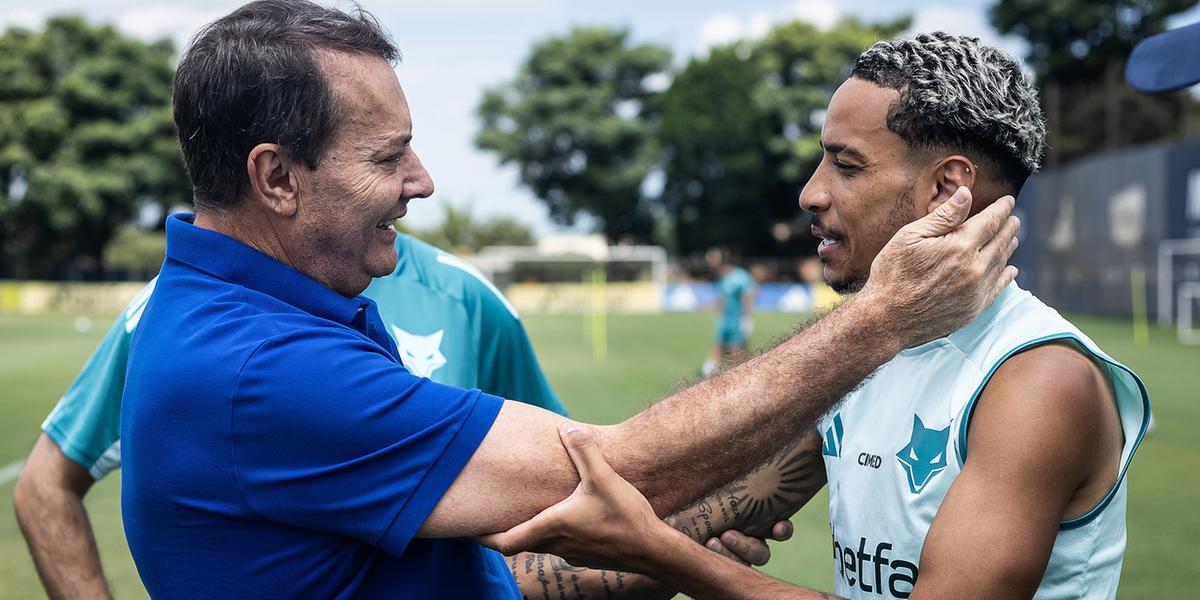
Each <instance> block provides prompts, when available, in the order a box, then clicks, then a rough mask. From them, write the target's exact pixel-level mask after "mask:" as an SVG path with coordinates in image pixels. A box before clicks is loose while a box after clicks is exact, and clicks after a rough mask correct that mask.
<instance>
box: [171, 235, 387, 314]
mask: <svg viewBox="0 0 1200 600" xmlns="http://www.w3.org/2000/svg"><path fill="white" fill-rule="evenodd" d="M195 218H196V217H195V215H193V214H190V213H181V214H175V215H171V216H170V217H168V218H167V252H166V256H167V259H169V260H176V261H179V262H181V263H184V264H187V265H190V266H192V267H194V268H196V269H199V270H201V271H204V272H206V273H209V274H211V275H213V276H215V277H217V278H219V279H222V280H225V281H228V282H230V283H234V284H237V285H240V286H243V287H246V288H249V289H252V290H255V291H258V292H262V293H264V294H267V295H269V296H272V297H274V298H277V299H279V300H281V301H283V302H286V303H288V304H291V305H292V306H295V307H296V308H298V309H300V310H302V311H304V312H307V313H311V314H313V315H316V316H318V317H322V318H325V319H329V320H331V321H336V322H338V323H343V324H346V325H352V324H354V322H355V321H356V318H357V320H362V317H361V316H359V315H360V313H362V312H365V310H366V307H367V306H368V305H369V304H370V303H371V301H370V300H368V299H367V298H365V297H363V296H355V297H353V298H347V297H345V296H343V295H341V294H339V293H337V292H335V291H333V290H331V289H329V288H328V287H325V286H324V285H322V284H321V283H320V282H318V281H317V280H315V279H313V278H312V277H309V276H308V275H305V274H304V273H301V272H300V271H297V270H296V269H293V268H292V267H289V266H288V265H285V264H283V263H282V262H279V261H278V260H276V259H274V258H272V257H270V256H267V255H266V254H263V253H262V252H259V251H258V250H255V249H254V248H251V247H250V246H247V245H246V244H243V243H242V242H239V241H238V240H235V239H233V238H231V237H229V236H227V235H224V234H221V233H217V232H215V231H212V230H209V229H202V228H200V227H196V226H195V224H194V221H195Z"/></svg>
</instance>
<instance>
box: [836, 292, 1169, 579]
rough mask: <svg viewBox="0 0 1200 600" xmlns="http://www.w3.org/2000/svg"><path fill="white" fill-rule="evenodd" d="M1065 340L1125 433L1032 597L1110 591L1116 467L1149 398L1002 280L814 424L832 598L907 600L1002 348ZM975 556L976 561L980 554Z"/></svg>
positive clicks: (1116, 550)
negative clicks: (961, 318)
mask: <svg viewBox="0 0 1200 600" xmlns="http://www.w3.org/2000/svg"><path fill="white" fill-rule="evenodd" d="M1053 341H1066V342H1069V343H1071V344H1073V345H1074V346H1075V347H1076V348H1078V349H1079V351H1080V352H1083V353H1084V354H1086V355H1087V356H1089V357H1090V358H1092V360H1093V361H1094V362H1095V363H1096V364H1097V365H1098V366H1099V368H1100V370H1101V372H1102V373H1103V374H1104V376H1105V378H1106V379H1107V380H1108V381H1109V384H1110V385H1111V387H1112V392H1113V395H1114V398H1115V400H1116V404H1117V410H1118V413H1119V414H1120V420H1121V426H1122V428H1123V429H1124V433H1125V445H1124V448H1123V450H1122V453H1121V464H1120V471H1119V473H1120V474H1119V476H1118V479H1117V482H1116V484H1115V485H1114V486H1113V487H1112V489H1111V490H1110V491H1109V493H1108V495H1107V496H1106V497H1105V498H1104V500H1103V501H1102V502H1100V503H1099V504H1098V505H1097V506H1096V507H1094V508H1093V509H1092V510H1091V511H1090V512H1088V513H1087V514H1085V515H1083V516H1081V517H1079V518H1076V519H1071V520H1069V521H1065V522H1063V523H1062V524H1060V526H1059V531H1058V536H1057V537H1056V538H1055V541H1054V548H1053V550H1052V552H1051V555H1050V561H1049V563H1048V565H1047V568H1046V573H1045V576H1044V577H1043V578H1042V581H1041V584H1040V586H1039V587H1038V589H1037V592H1036V594H1035V596H1034V597H1035V598H1039V599H1058V598H1075V599H1093V598H1095V599H1099V598H1113V597H1115V596H1116V592H1117V583H1118V581H1119V580H1120V576H1121V560H1122V558H1123V556H1124V553H1125V505H1126V487H1127V484H1126V479H1125V473H1126V470H1127V469H1128V468H1129V461H1130V459H1131V458H1132V456H1133V453H1134V451H1135V450H1136V449H1137V446H1138V444H1139V443H1140V442H1141V440H1142V436H1143V435H1144V434H1145V430H1146V420H1147V417H1148V415H1149V410H1150V404H1149V399H1148V397H1147V395H1146V390H1145V388H1144V387H1143V386H1142V383H1141V381H1140V380H1139V379H1138V378H1137V376H1136V375H1134V373H1133V372H1131V371H1130V370H1129V369H1127V368H1125V367H1124V366H1122V365H1121V364H1119V363H1117V362H1116V361H1114V360H1113V359H1112V358H1109V357H1108V355H1106V354H1104V352H1103V351H1101V350H1100V349H1099V348H1098V347H1097V346H1096V345H1095V343H1093V342H1092V341H1091V340H1090V339H1088V337H1087V336H1085V335H1084V334H1083V333H1081V332H1080V331H1079V330H1078V329H1076V328H1075V326H1073V325H1071V323H1069V322H1067V320H1066V319H1063V318H1062V317H1061V316H1059V314H1058V313H1057V312H1055V311H1054V309H1052V308H1050V307H1048V306H1046V305H1045V304H1043V303H1042V302H1040V301H1039V300H1038V299H1037V298H1035V297H1034V296H1033V295H1032V294H1030V293H1029V292H1026V291H1024V290H1022V289H1020V288H1018V287H1017V286H1016V284H1012V285H1010V286H1009V287H1008V288H1007V289H1006V290H1005V291H1004V292H1003V293H1002V294H1001V295H1000V297H999V298H997V300H996V302H995V303H994V304H993V305H992V306H991V307H989V308H988V309H987V310H986V311H984V313H983V314H982V315H980V316H979V318H977V319H976V320H975V321H974V322H972V323H971V324H969V325H967V326H966V327H964V328H962V329H960V330H958V331H956V332H954V333H953V334H951V335H950V336H948V337H945V338H941V339H938V340H934V341H932V342H929V343H927V344H924V345H922V346H918V347H916V348H911V349H908V350H905V351H903V352H901V353H900V354H899V355H898V356H897V357H896V358H894V359H893V360H892V361H890V362H888V363H887V364H886V365H884V366H883V367H881V368H880V369H879V370H878V371H876V373H875V374H874V375H873V376H872V377H871V378H870V379H869V380H867V382H866V383H864V384H863V386H862V387H861V388H859V389H858V390H856V391H855V392H853V393H851V394H850V395H849V396H847V399H846V400H845V402H844V403H843V404H842V405H841V406H840V407H838V408H837V409H835V410H834V411H833V412H831V413H829V414H828V415H826V416H825V417H824V418H823V419H822V420H821V422H820V423H819V424H818V428H819V429H818V431H819V432H820V434H821V438H822V449H821V454H822V455H823V458H824V459H825V471H826V474H827V475H828V480H829V524H830V529H831V531H832V535H833V551H834V572H835V580H836V581H837V593H838V594H839V595H841V596H844V597H847V598H907V597H908V595H909V593H910V592H911V591H912V589H913V585H914V583H915V582H916V579H917V577H918V575H919V571H920V557H921V548H922V546H923V545H924V541H925V535H926V533H928V531H929V527H930V525H931V524H932V523H933V519H934V517H935V516H936V515H937V512H938V508H939V507H940V506H941V504H942V501H943V499H944V498H945V496H946V493H947V492H948V491H949V490H950V486H951V485H952V484H953V483H954V480H955V478H956V477H957V476H958V474H959V472H960V471H961V470H962V467H963V463H964V461H965V460H966V457H967V452H968V448H967V431H968V427H969V424H970V419H971V415H972V410H973V408H974V406H975V402H976V400H977V399H978V398H979V395H980V393H981V392H982V391H983V388H984V386H985V385H986V384H987V382H988V380H989V379H990V378H991V376H992V374H993V373H995V371H996V369H997V368H998V367H999V366H1000V364H1001V363H1003V362H1004V361H1005V360H1006V359H1008V357H1010V356H1012V355H1013V354H1015V353H1017V352H1020V351H1021V350H1025V349H1028V348H1031V347H1033V346H1036V345H1039V344H1045V343H1048V342H1053ZM981 559H982V557H981Z"/></svg>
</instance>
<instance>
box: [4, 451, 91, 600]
mask: <svg viewBox="0 0 1200 600" xmlns="http://www.w3.org/2000/svg"><path fill="white" fill-rule="evenodd" d="M92 483H93V480H92V476H91V475H90V474H88V472H87V471H86V470H85V469H84V468H83V467H81V466H79V465H78V464H76V463H75V461H73V460H71V459H69V458H67V457H66V455H64V454H63V453H62V450H60V449H59V447H58V445H57V444H55V443H54V441H53V440H51V439H50V438H49V437H47V436H46V434H42V435H41V436H40V437H38V440H37V442H36V443H35V444H34V446H33V451H32V452H30V453H29V459H28V460H27V461H26V462H25V467H24V469H23V470H22V471H21V477H20V479H18V480H17V485H16V487H15V488H14V489H13V508H14V509H15V511H16V514H17V523H18V524H19V525H20V526H21V533H22V534H23V535H24V536H25V541H26V543H27V544H28V545H29V553H30V554H31V555H32V556H33V563H34V565H36V566H37V571H38V575H39V576H40V577H41V578H42V585H44V586H45V588H46V595H47V596H49V597H50V598H53V599H57V598H63V599H66V598H70V599H76V598H82V599H88V600H92V599H107V598H111V596H110V595H109V592H108V585H107V584H106V583H105V581H104V572H103V570H102V569H101V568H100V554H99V553H98V552H97V551H96V539H95V538H94V537H93V536H92V526H91V523H90V522H89V521H88V516H87V510H86V509H85V508H84V506H83V496H84V494H86V493H87V491H88V488H90V487H91V485H92Z"/></svg>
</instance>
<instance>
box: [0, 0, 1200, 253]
mask: <svg viewBox="0 0 1200 600" xmlns="http://www.w3.org/2000/svg"><path fill="white" fill-rule="evenodd" d="M361 2H362V4H363V5H364V7H365V8H367V9H368V10H370V11H372V12H374V13H375V14H376V15H377V16H378V17H379V18H380V20H381V21H382V22H383V24H384V25H385V26H386V27H387V28H388V29H389V31H391V33H392V35H393V36H394V37H395V39H396V42H397V44H398V46H399V47H400V49H401V51H402V52H403V54H404V61H403V63H402V64H401V65H399V66H398V67H397V73H398V75H399V77H400V82H401V84H402V85H403V87H404V89H405V93H406V94H407V96H408V101H409V105H410V107H411V109H412V113H413V123H414V141H413V144H414V147H415V148H416V150H417V152H418V153H419V154H420V156H421V158H422V160H423V161H424V162H425V166H426V167H427V168H428V169H429V171H430V173H431V174H432V175H433V178H434V181H435V183H436V186H437V192H436V194H435V195H434V197H433V198H431V199H428V200H418V201H414V203H413V204H412V205H410V206H409V214H408V216H407V217H405V219H406V221H408V222H409V223H410V224H412V225H414V226H418V227H420V226H424V225H428V224H431V223H435V222H437V221H439V220H440V217H441V214H442V209H441V207H440V204H441V203H443V202H447V201H450V202H454V203H455V204H470V205H471V206H472V208H473V210H474V212H476V213H477V214H480V215H509V216H513V217H515V218H517V219H519V220H521V221H523V222H525V223H527V224H530V225H531V226H533V227H534V229H535V231H537V232H538V233H550V232H555V231H558V228H557V227H556V226H554V225H552V224H551V223H550V222H549V221H548V220H547V218H546V211H545V209H544V208H543V207H542V205H541V204H540V203H539V202H538V201H537V200H536V199H535V198H534V197H533V196H532V195H531V194H530V193H529V192H528V191H526V190H524V189H522V188H520V187H519V186H518V185H517V176H516V171H515V169H513V168H511V167H509V168H501V167H500V166H499V165H498V164H497V161H496V160H495V158H494V156H493V155H490V154H487V153H484V152H481V151H479V150H476V149H475V147H474V144H473V143H472V141H471V140H472V139H473V138H474V135H475V133H476V131H477V130H478V121H477V119H476V118H475V106H476V104H477V103H478V102H479V99H480V97H481V96H482V93H483V90H484V89H485V88H487V87H490V86H494V85H496V84H498V83H500V82H503V81H505V80H507V79H509V78H511V77H512V76H513V75H514V74H515V73H516V72H517V69H518V67H519V65H520V63H521V61H522V59H523V58H524V57H525V56H526V55H527V53H528V51H529V48H530V47H531V46H532V44H533V43H535V42H536V41H538V40H540V39H543V38H545V37H548V36H552V35H557V34H561V33H564V32H566V31H567V30H569V29H570V27H571V26H573V25H585V24H586V25H597V24H599V25H613V26H622V27H626V28H628V29H629V30H630V31H631V32H632V35H633V37H634V39H635V40H637V41H640V42H655V43H659V44H663V45H666V46H668V47H670V48H671V49H672V50H673V51H674V54H675V60H676V62H678V63H683V62H684V61H686V59H687V58H688V57H690V56H693V55H695V54H698V53H703V52H705V51H706V48H708V47H709V46H711V45H713V44H716V43H721V42H726V41H731V40H733V39H737V38H739V37H743V36H753V35H758V34H761V33H762V32H763V31H765V30H766V29H768V28H769V27H770V26H771V25H772V24H774V23H779V22H783V21H787V20H790V19H794V18H803V19H806V20H809V21H811V22H813V23H815V24H817V25H818V26H828V25H830V24H832V23H834V22H836V21H837V19H839V18H840V17H842V16H846V15H856V16H859V17H861V18H865V19H867V20H878V19H888V18H894V17H897V16H900V15H904V14H910V15H912V16H913V17H914V23H913V29H914V30H915V31H929V30H935V29H942V30H945V31H949V32H952V33H958V34H970V35H975V36H978V37H980V38H982V39H983V40H984V41H985V42H988V43H992V44H996V45H1000V46H1003V47H1005V48H1007V49H1009V50H1010V51H1012V52H1013V53H1014V54H1017V55H1018V56H1020V54H1021V52H1022V51H1023V48H1022V46H1021V44H1020V43H1019V40H1012V39H1004V38H1001V37H999V36H998V35H997V34H996V33H995V32H994V31H993V30H992V29H991V27H990V26H989V25H988V24H987V15H986V10H987V7H988V6H989V5H990V4H991V2H990V1H983V0H956V1H952V2H951V1H946V2H942V1H930V0H926V1H924V2H919V1H916V0H889V1H886V2H880V1H870V2H865V1H864V2H850V1H843V2H837V1H834V0H788V1H774V2H773V1H765V0H741V1H739V2H732V1H729V0H726V1H723V2H717V1H714V0H691V1H688V2H681V1H670V2H666V1H658V2H655V1H649V0H640V1H634V0H608V1H587V2H585V1H580V0H574V1H572V0H427V1H425V2H413V1H407V0H403V1H390V2H385V1H381V0H361ZM239 4H241V2H236V1H234V2H229V1H225V0H201V1H191V2H169V1H161V0H160V1H157V2H156V1H150V2H146V1H141V2H137V1H129V0H91V1H89V2H80V1H78V0H41V1H40V2H37V3H36V4H30V3H28V2H25V1H19V2H17V1H12V0H0V27H5V26H8V25H11V24H22V25H27V26H36V25H38V24H39V23H41V22H42V21H43V20H44V19H45V17H46V16H48V15H52V14H61V13H79V14H83V15H84V16H86V17H88V18H89V19H90V20H92V21H97V22H110V23H115V24H116V25H117V26H118V27H119V28H120V29H121V30H123V31H125V32H126V33H129V34H131V35H135V36H138V37H142V38H147V39H152V38H157V37H163V36H166V37H171V38H173V39H175V40H176V41H177V43H178V44H179V45H182V44H183V43H184V42H185V41H186V40H187V38H188V36H190V35H191V34H192V33H194V32H195V31H196V30H197V29H198V28H199V27H200V26H202V25H203V24H204V23H206V22H208V21H211V20H212V19H215V18H217V17H220V16H221V15H223V14H225V13H227V12H229V11H230V10H232V9H233V8H234V7H236V6H238V5H239ZM1196 21H1200V10H1197V9H1193V10H1191V11H1189V12H1188V13H1186V14H1185V15H1182V16H1181V17H1180V18H1178V19H1176V22H1175V23H1174V24H1175V25H1180V24H1185V23H1191V22H1196Z"/></svg>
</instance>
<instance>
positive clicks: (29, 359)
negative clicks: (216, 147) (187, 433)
mask: <svg viewBox="0 0 1200 600" xmlns="http://www.w3.org/2000/svg"><path fill="white" fill-rule="evenodd" d="M75 317H76V315H69V316H67V315H45V316H36V317H28V316H14V315H2V314H0V407H2V413H0V414H3V417H2V421H0V466H3V465H7V464H10V463H12V462H13V461H17V460H19V459H21V458H23V457H24V456H25V454H26V453H27V452H28V450H29V448H30V446H31V444H32V443H33V440H34V438H35V437H36V436H37V433H38V424H39V423H40V422H41V420H42V419H43V418H44V417H45V415H46V413H47V412H48V411H49V410H50V408H51V407H52V406H53V405H54V403H55V401H56V400H57V399H58V397H59V395H60V394H61V393H62V392H63V390H64V389H65V388H66V386H67V385H68V384H69V383H70V381H71V378H72V377H73V376H74V374H75V373H76V372H77V371H78V369H79V367H80V366H81V365H82V364H83V361H84V360H85V359H86V358H87V355H88V354H89V352H90V351H91V349H92V348H93V347H94V346H95V345H96V344H97V343H98V342H99V340H100V338H101V337H102V335H103V333H104V330H105V329H106V328H107V326H108V324H109V321H110V318H111V317H109V316H96V315H91V317H92V323H93V326H92V329H91V330H90V331H89V332H87V333H83V334H81V333H78V332H77V331H76V330H75V329H74V327H73V321H74V320H75ZM711 318H712V317H711V315H706V314H672V315H656V316H628V317H618V316H613V317H610V318H609V357H608V359H607V360H605V361H603V362H596V361H594V360H592V358H591V352H590V346H589V345H588V344H587V342H586V340H585V339H584V333H583V327H582V324H581V322H580V318H579V317H568V316H561V317H560V316H543V317H539V316H528V317H526V319H525V321H526V326H527V327H528V329H529V331H530V334H531V335H532V337H533V339H534V343H535V346H536V347H537V350H538V354H539V356H540V357H541V359H542V365H543V367H544V368H545V370H546V372H547V374H548V375H549V377H550V380H551V382H552V383H553V384H554V386H555V388H556V390H557V391H558V393H559V396H560V397H561V398H562V399H563V400H564V401H565V402H566V404H567V406H568V407H569V408H570V409H571V411H572V412H573V415H574V416H575V417H576V418H578V419H580V420H583V421H590V422H598V423H612V422H615V421H619V420H621V419H623V418H624V417H627V416H629V415H631V414H633V413H634V412H636V411H637V410H639V409H640V408H642V407H644V406H645V405H646V404H648V403H650V402H653V401H654V400H656V399H658V398H660V397H662V396H663V395H664V394H666V393H668V392H669V391H671V390H672V389H673V388H675V387H676V386H678V385H679V384H680V383H681V382H682V381H684V380H686V379H688V378H690V377H692V376H693V375H694V373H695V372H696V369H697V367H698V365H699V364H700V362H701V361H702V359H703V356H704V353H705V351H706V348H707V344H708V339H709V332H710V329H711ZM795 322H796V318H795V317H794V316H788V315H781V314H762V315H759V316H758V318H757V321H756V325H757V328H758V332H757V333H756V336H755V342H756V343H764V342H766V341H767V340H770V339H771V338H772V337H774V336H776V335H778V334H781V333H783V332H785V331H787V330H788V329H790V328H791V327H793V326H794V324H795ZM1077 323H1078V324H1079V325H1080V326H1081V327H1082V329H1083V330H1084V331H1086V332H1087V333H1088V334H1089V335H1091V336H1092V337H1093V338H1094V339H1095V340H1096V341H1097V342H1098V343H1100V345H1101V346H1103V347H1104V348H1105V349H1106V350H1107V351H1108V352H1109V353H1110V354H1112V355H1113V356H1114V357H1116V358H1118V359H1119V360H1122V361H1124V362H1125V363H1126V364H1128V365H1129V366H1130V367H1132V368H1133V369H1134V370H1136V371H1137V372H1138V373H1139V374H1141V375H1142V376H1143V377H1144V379H1145V381H1146V383H1147V385H1148V387H1149V389H1150V393H1151V398H1152V401H1153V403H1154V410H1155V416H1156V419H1157V428H1156V430H1155V431H1154V432H1153V433H1151V434H1150V436H1149V437H1148V438H1147V439H1146V441H1145V442H1144V443H1143V444H1142V447H1141V449H1140V450H1139V453H1138V456H1137V458H1136V459H1135V461H1134V464H1133V467H1132V469H1131V472H1130V483H1131V486H1132V487H1131V492H1130V506H1129V550H1128V553H1127V555H1126V560H1125V569H1124V574H1123V576H1122V579H1121V591H1120V597H1121V598H1193V597H1195V596H1196V593H1197V589H1198V588H1200V584H1198V583H1197V582H1200V560H1197V559H1195V558H1194V555H1193V554H1192V553H1191V551H1190V550H1189V548H1190V547H1191V546H1192V544H1193V543H1195V539H1196V538H1198V537H1200V512H1198V511H1196V510H1195V507H1196V506H1198V505H1200V478H1198V477H1197V474H1200V436H1197V435H1196V433H1195V429H1196V426H1197V424H1200V393H1198V391H1197V390H1198V389H1200V347H1192V348H1189V347H1184V346H1180V345H1179V344H1178V343H1176V341H1175V338H1174V334H1173V332H1169V331H1152V332H1151V338H1150V344H1149V346H1148V347H1145V348H1138V347H1136V346H1135V345H1134V344H1133V338H1132V335H1131V332H1130V328H1129V325H1128V323H1125V322H1121V321H1110V320H1099V319H1079V320H1077ZM12 486H13V483H12V482H11V481H8V482H4V483H3V484H2V485H0V512H3V515H4V516H3V517H0V598H35V597H38V596H40V595H41V588H40V587H39V584H38V581H37V576H36V574H35V572H34V570H33V565H32V562H31V561H30V560H29V558H28V555H27V554H26V550H25V544H24V540H23V539H22V538H21V536H20V533H19V531H18V530H17V525H16V521H15V520H14V519H13V517H12ZM119 497H120V481H119V478H118V477H109V478H108V479H106V480H104V481H102V482H100V483H99V484H97V485H96V487H95V488H93V491H92V493H91V494H89V496H88V507H89V510H90V512H91V517H92V522H93V524H94V526H95V527H96V530H97V537H98V538H99V540H98V541H99V544H100V548H101V553H102V555H103V561H104V566H105V569H106V571H107V572H108V576H109V580H110V582H111V585H112V587H113V590H114V591H115V593H116V595H117V597H118V598H138V597H144V596H145V592H144V591H142V589H141V586H140V583H139V581H138V578H137V574H136V572H135V570H134V567H133V561H132V560H131V559H130V557H129V552H128V550H126V549H125V545H124V537H123V534H122V532H121V521H120V516H119V514H118V510H119ZM825 502H826V501H825V497H824V495H821V496H819V497H818V498H816V499H815V500H813V502H812V503H810V505H809V506H808V507H807V508H806V509H805V510H803V511H801V513H800V514H799V515H797V517H796V519H795V523H796V530H797V532H796V536H795V538H794V539H793V540H792V541H790V542H788V543H786V544H778V545H776V546H775V549H774V558H773V560H772V562H771V564H770V565H768V566H767V567H766V569H765V570H766V571H767V572H769V573H771V574H773V575H776V576H778V577H782V578H784V579H787V580H789V581H794V582H797V583H801V584H805V585H809V586H815V587H818V588H824V589H830V587H831V585H832V581H833V578H832V571H831V563H830V554H831V550H830V541H829V528H828V522H827V520H826V516H825Z"/></svg>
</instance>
